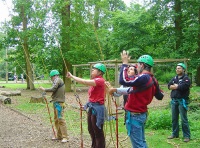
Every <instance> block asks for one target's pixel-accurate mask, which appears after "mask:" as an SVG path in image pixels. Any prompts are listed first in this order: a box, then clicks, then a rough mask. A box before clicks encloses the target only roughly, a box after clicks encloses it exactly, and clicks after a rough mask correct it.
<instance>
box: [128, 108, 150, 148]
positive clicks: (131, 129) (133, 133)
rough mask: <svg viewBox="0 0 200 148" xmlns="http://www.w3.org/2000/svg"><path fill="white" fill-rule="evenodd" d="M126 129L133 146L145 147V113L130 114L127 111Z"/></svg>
mask: <svg viewBox="0 0 200 148" xmlns="http://www.w3.org/2000/svg"><path fill="white" fill-rule="evenodd" d="M126 117H127V118H126V129H127V131H128V135H129V137H130V140H131V143H132V147H133V148H147V144H146V140H145V134H144V126H145V122H146V119H147V113H141V114H132V113H130V112H129V111H128V112H127V116H126Z"/></svg>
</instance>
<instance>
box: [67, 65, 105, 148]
mask: <svg viewBox="0 0 200 148" xmlns="http://www.w3.org/2000/svg"><path fill="white" fill-rule="evenodd" d="M105 72H106V67H105V65H104V64H102V63H97V64H95V65H94V66H93V68H92V71H91V79H90V80H86V79H82V78H79V77H76V76H74V75H72V74H71V73H70V72H68V73H67V75H66V77H68V78H72V79H73V80H74V81H76V82H78V83H80V84H84V85H87V86H90V88H89V90H88V96H89V100H88V103H87V104H86V105H85V107H84V108H85V109H87V108H88V115H87V123H88V132H89V134H90V136H91V139H92V146H91V147H93V148H105V137H104V132H103V125H104V113H105V106H104V102H105V84H104V83H105V80H104V78H103V74H105Z"/></svg>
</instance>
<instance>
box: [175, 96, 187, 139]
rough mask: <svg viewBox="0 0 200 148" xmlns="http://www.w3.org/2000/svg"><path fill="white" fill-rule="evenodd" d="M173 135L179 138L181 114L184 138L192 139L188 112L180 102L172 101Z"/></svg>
mask: <svg viewBox="0 0 200 148" xmlns="http://www.w3.org/2000/svg"><path fill="white" fill-rule="evenodd" d="M171 108H172V135H173V136H175V137H179V114H180V117H181V125H182V131H183V137H184V138H190V128H189V123H188V118H187V110H186V109H185V107H184V106H183V105H182V104H181V102H180V100H178V99H175V100H172V103H171Z"/></svg>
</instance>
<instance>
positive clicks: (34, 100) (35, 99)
mask: <svg viewBox="0 0 200 148" xmlns="http://www.w3.org/2000/svg"><path fill="white" fill-rule="evenodd" d="M29 103H45V101H44V98H43V97H42V96H39V97H37V96H31V99H30V102H29Z"/></svg>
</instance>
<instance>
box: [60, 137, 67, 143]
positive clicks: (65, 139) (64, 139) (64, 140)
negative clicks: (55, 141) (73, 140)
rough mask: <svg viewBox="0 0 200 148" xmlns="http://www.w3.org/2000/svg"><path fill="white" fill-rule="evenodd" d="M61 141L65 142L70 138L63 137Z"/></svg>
mask: <svg viewBox="0 0 200 148" xmlns="http://www.w3.org/2000/svg"><path fill="white" fill-rule="evenodd" d="M61 142H62V143H65V142H69V140H68V139H67V138H63V139H62V140H61Z"/></svg>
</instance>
